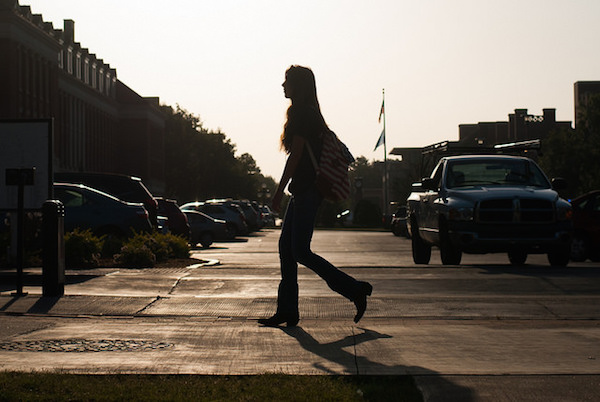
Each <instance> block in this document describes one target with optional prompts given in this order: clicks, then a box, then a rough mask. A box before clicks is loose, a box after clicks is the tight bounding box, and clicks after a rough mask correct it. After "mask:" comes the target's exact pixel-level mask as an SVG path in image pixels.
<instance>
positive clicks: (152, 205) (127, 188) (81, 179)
mask: <svg viewBox="0 0 600 402" xmlns="http://www.w3.org/2000/svg"><path fill="white" fill-rule="evenodd" d="M54 181H55V182H61V183H74V184H84V185H86V186H88V187H92V188H95V189H97V190H100V191H102V192H105V193H107V194H110V195H113V196H115V197H117V198H118V199H120V200H123V201H126V202H141V203H143V204H144V207H145V208H146V210H147V211H148V214H149V215H150V222H151V223H152V225H153V226H154V227H155V228H158V226H159V225H158V219H157V217H158V202H157V201H156V199H155V198H154V196H153V195H152V194H151V193H150V191H148V189H147V188H146V186H144V184H143V183H142V180H141V179H140V178H139V177H133V176H126V175H119V174H109V173H78V172H57V173H54Z"/></svg>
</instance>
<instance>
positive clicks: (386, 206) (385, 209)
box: [381, 88, 389, 223]
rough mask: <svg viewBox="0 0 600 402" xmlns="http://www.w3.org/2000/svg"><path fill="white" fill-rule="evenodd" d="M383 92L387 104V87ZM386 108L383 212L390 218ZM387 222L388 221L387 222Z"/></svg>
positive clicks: (383, 102)
mask: <svg viewBox="0 0 600 402" xmlns="http://www.w3.org/2000/svg"><path fill="white" fill-rule="evenodd" d="M381 93H382V97H383V101H382V104H383V105H385V88H383V89H382V90H381ZM385 115H386V113H385V110H384V111H383V132H384V134H383V135H384V138H383V214H384V216H385V218H386V219H387V218H388V214H389V201H388V196H389V193H388V181H389V175H388V163H387V138H386V137H387V131H386V129H385ZM386 223H387V222H386Z"/></svg>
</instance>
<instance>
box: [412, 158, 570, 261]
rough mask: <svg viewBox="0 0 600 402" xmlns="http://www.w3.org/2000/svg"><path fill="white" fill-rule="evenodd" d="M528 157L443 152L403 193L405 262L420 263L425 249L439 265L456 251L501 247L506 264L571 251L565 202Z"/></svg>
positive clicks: (457, 256)
mask: <svg viewBox="0 0 600 402" xmlns="http://www.w3.org/2000/svg"><path fill="white" fill-rule="evenodd" d="M565 186H566V183H565V182H564V180H562V179H555V180H553V181H552V183H551V182H550V181H549V180H548V178H547V177H546V175H545V174H544V173H543V172H542V170H541V169H540V168H539V166H538V165H537V164H536V163H535V162H534V161H533V160H531V159H529V158H523V157H517V156H509V155H469V156H451V157H443V158H442V159H441V160H440V161H439V163H438V164H437V166H436V167H435V168H434V170H433V172H432V174H431V176H430V177H429V178H426V179H423V180H422V181H421V183H418V185H417V186H415V187H413V193H411V195H410V196H409V198H408V203H407V204H408V230H409V232H410V235H411V239H412V252H413V260H414V262H415V263H416V264H427V263H429V259H430V257H431V247H432V246H436V247H439V249H440V255H441V260H442V263H443V264H444V265H448V264H450V265H455V264H460V260H461V257H462V253H463V252H464V253H474V254H475V253H476V254H484V253H499V252H506V253H507V254H508V258H509V260H510V262H511V263H512V264H513V265H521V264H524V263H525V261H526V260H527V256H528V254H530V253H536V254H541V253H545V254H547V256H548V261H549V262H550V265H553V266H565V265H567V264H568V262H569V258H570V253H571V233H572V221H571V205H570V204H569V203H568V202H567V201H566V200H564V199H562V198H560V197H559V196H558V193H557V192H556V190H558V189H561V188H564V187H565Z"/></svg>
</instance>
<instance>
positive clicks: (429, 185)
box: [421, 178, 438, 191]
mask: <svg viewBox="0 0 600 402" xmlns="http://www.w3.org/2000/svg"><path fill="white" fill-rule="evenodd" d="M421 187H422V188H423V190H432V191H435V190H437V189H438V186H437V182H436V180H434V179H430V178H424V179H421Z"/></svg>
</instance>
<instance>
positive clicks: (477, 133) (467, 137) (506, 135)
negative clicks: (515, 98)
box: [458, 109, 571, 147]
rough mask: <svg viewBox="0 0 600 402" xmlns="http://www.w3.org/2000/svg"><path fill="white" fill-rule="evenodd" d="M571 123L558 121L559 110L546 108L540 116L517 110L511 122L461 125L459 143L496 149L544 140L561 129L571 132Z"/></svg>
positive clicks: (511, 117)
mask: <svg viewBox="0 0 600 402" xmlns="http://www.w3.org/2000/svg"><path fill="white" fill-rule="evenodd" d="M570 128H571V122H570V121H556V109H544V110H543V114H542V115H540V116H536V115H531V114H528V113H527V109H515V112H514V113H512V114H509V115H508V121H497V122H480V123H476V124H460V125H459V126H458V133H459V134H458V136H459V139H458V142H459V144H460V145H461V146H465V147H469V146H488V147H491V146H494V145H496V144H504V143H510V142H520V141H527V140H536V139H540V140H543V139H544V138H546V137H548V135H549V134H550V133H551V132H552V131H554V130H557V129H570Z"/></svg>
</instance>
